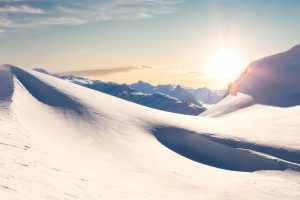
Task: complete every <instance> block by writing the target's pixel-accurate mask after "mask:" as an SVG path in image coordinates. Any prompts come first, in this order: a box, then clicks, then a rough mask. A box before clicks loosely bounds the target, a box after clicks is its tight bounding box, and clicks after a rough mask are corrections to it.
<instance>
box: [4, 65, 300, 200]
mask: <svg viewBox="0 0 300 200" xmlns="http://www.w3.org/2000/svg"><path fill="white" fill-rule="evenodd" d="M0 77H1V78H5V79H7V80H10V78H11V77H13V81H8V82H6V81H5V83H7V85H5V87H6V88H14V90H13V93H11V91H12V90H11V89H9V90H8V91H10V92H1V93H0V95H1V97H2V98H1V100H0V105H1V106H0V109H1V110H0V127H1V129H0V138H1V140H0V196H1V197H2V198H3V199H30V200H32V199H249V200H250V199H251V200H252V199H255V198H257V197H259V198H261V199H272V200H274V199H299V198H300V176H299V175H300V174H299V163H300V162H299V159H298V158H299V157H300V156H299V155H300V153H299V150H300V140H299V134H298V132H299V128H300V124H299V123H298V121H299V117H298V114H299V112H300V107H299V106H297V107H288V108H280V107H273V106H266V105H258V104H254V105H251V106H248V107H245V108H243V109H239V110H236V111H235V112H231V113H227V114H226V115H223V116H220V117H217V118H210V117H201V116H200V117H198V116H186V115H180V114H174V113H168V112H163V111H159V110H155V109H151V108H147V107H144V106H141V105H137V104H133V103H131V102H128V101H125V100H122V99H119V98H116V97H113V96H110V95H106V94H104V93H101V92H97V91H94V90H91V89H88V88H85V87H82V86H80V85H76V84H73V83H70V82H67V81H64V80H61V79H59V78H55V77H52V76H49V75H46V74H42V73H39V72H36V71H32V70H28V69H22V68H16V67H12V66H2V67H1V70H0ZM1 80H3V79H1ZM0 87H1V88H2V87H3V85H2V84H1V85H0ZM1 91H2V90H1ZM10 94H12V96H11V97H10ZM3 97H5V98H3ZM7 97H9V98H10V101H9V102H10V103H9V104H8V103H7V100H6V99H7ZM9 98H8V99H9ZM3 99H5V100H3ZM57 100H60V101H57ZM225 105H226V106H228V104H225ZM271 112H272V115H271V116H270V115H269V113H271ZM283 136H284V137H283ZM184 141H186V142H184ZM162 144H163V145H162ZM178 145H179V147H181V148H178ZM182 150H183V151H182ZM176 152H177V153H176ZM192 153H197V156H198V157H196V158H194V157H193V156H195V155H193V154H192ZM182 155H183V156H182ZM189 158H191V159H192V160H196V161H198V162H194V161H192V160H191V159H189ZM203 158H206V160H204V159H203ZM278 169H279V170H278ZM281 170H284V171H281Z"/></svg>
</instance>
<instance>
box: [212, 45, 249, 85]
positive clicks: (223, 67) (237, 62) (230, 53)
mask: <svg viewBox="0 0 300 200" xmlns="http://www.w3.org/2000/svg"><path fill="white" fill-rule="evenodd" d="M244 65H245V63H244V61H243V59H242V56H241V55H240V54H239V53H238V52H237V51H235V50H233V49H231V48H227V47H222V48H219V49H217V50H215V51H214V52H213V53H212V54H211V57H210V59H209V63H208V64H207V67H208V68H207V70H208V75H209V76H210V77H212V78H214V79H221V80H223V81H228V82H229V81H233V80H234V79H236V78H237V77H238V76H239V74H240V73H241V72H242V70H243V69H244V68H245V66H244Z"/></svg>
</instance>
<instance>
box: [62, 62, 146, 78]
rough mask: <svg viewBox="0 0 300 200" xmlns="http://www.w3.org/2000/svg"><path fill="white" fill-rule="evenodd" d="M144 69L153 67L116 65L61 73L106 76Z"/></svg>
mask: <svg viewBox="0 0 300 200" xmlns="http://www.w3.org/2000/svg"><path fill="white" fill-rule="evenodd" d="M143 69H152V67H150V66H145V65H142V66H122V67H115V68H109V69H94V70H82V71H70V72H65V73H61V74H62V75H70V74H72V75H77V76H105V75H111V74H116V73H126V72H132V71H136V70H143Z"/></svg>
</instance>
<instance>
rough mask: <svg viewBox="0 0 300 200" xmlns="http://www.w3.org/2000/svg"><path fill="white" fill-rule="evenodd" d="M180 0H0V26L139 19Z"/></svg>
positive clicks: (163, 11) (168, 8) (21, 27)
mask: <svg viewBox="0 0 300 200" xmlns="http://www.w3.org/2000/svg"><path fill="white" fill-rule="evenodd" d="M183 1H184V0H87V1H80V0H72V1H69V0H60V1H44V0H0V30H1V31H2V32H8V31H16V30H25V29H27V28H35V27H41V26H51V25H78V24H86V23H91V22H97V21H108V20H139V19H145V18H152V17H155V16H158V15H165V14H170V13H173V12H175V10H176V8H177V6H178V4H180V3H182V2H183Z"/></svg>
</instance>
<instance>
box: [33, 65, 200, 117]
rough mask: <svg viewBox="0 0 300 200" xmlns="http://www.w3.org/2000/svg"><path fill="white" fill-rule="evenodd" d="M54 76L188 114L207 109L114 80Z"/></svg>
mask: <svg viewBox="0 0 300 200" xmlns="http://www.w3.org/2000/svg"><path fill="white" fill-rule="evenodd" d="M34 70H36V71H39V72H42V73H45V74H49V75H51V74H50V73H49V72H47V71H46V70H44V69H43V68H35V69H34ZM54 76H56V77H59V78H62V79H64V80H68V81H70V82H72V83H76V84H79V85H82V86H84V87H87V88H90V89H93V90H97V91H100V92H104V93H106V94H110V95H113V96H115V97H119V98H122V99H125V100H127V101H131V102H134V103H137V104H140V105H143V106H147V107H150V108H155V109H159V110H164V111H168V112H174V113H179V114H187V115H199V114H200V113H202V112H204V111H205V110H206V109H205V108H204V107H203V106H202V105H201V104H200V103H198V102H195V103H193V102H191V101H188V100H187V101H181V100H178V99H176V98H175V97H172V96H169V95H166V94H163V93H160V92H155V93H152V94H148V93H146V94H145V93H142V92H139V91H137V90H135V89H132V88H131V87H130V86H129V85H127V84H117V83H112V82H102V81H100V80H90V79H88V78H82V77H78V76H74V75H64V76H62V75H54Z"/></svg>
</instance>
